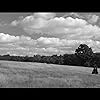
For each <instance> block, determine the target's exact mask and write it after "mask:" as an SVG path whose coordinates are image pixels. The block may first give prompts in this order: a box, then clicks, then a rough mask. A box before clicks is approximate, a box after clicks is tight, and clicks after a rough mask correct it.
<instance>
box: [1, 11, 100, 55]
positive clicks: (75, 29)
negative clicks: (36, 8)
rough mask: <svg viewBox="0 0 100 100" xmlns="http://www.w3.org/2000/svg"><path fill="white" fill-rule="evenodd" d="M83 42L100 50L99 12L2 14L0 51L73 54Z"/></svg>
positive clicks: (5, 52)
mask: <svg viewBox="0 0 100 100" xmlns="http://www.w3.org/2000/svg"><path fill="white" fill-rule="evenodd" d="M80 43H85V44H87V45H88V46H90V47H91V48H92V49H93V51H94V52H100V14H99V13H76V12H70V13H67V12H63V13H61V12H59V13H55V12H35V13H30V12H29V13H0V54H7V53H9V54H13V55H29V56H32V55H34V54H41V55H52V54H64V53H74V51H75V49H76V48H77V47H78V46H79V44H80Z"/></svg>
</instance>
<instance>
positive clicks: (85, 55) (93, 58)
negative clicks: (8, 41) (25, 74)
mask: <svg viewBox="0 0 100 100" xmlns="http://www.w3.org/2000/svg"><path fill="white" fill-rule="evenodd" d="M0 60H9V61H21V62H39V63H47V64H59V65H73V66H85V67H93V65H94V63H96V65H97V66H98V67H100V53H93V51H92V49H91V48H89V47H88V46H87V45H86V44H80V45H79V47H78V48H77V49H76V50H75V53H74V54H63V55H52V56H44V55H34V56H32V57H29V56H11V55H9V54H7V55H0Z"/></svg>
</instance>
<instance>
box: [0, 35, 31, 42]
mask: <svg viewBox="0 0 100 100" xmlns="http://www.w3.org/2000/svg"><path fill="white" fill-rule="evenodd" d="M30 40H32V39H31V37H27V36H23V35H22V36H13V35H9V34H5V33H0V42H15V41H30Z"/></svg>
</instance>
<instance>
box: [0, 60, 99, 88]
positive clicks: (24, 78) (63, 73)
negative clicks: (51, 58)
mask: <svg viewBox="0 0 100 100" xmlns="http://www.w3.org/2000/svg"><path fill="white" fill-rule="evenodd" d="M92 70H93V68H85V67H77V66H67V65H65V66H63V65H53V64H43V63H31V62H13V61H0V88H31V87H33V88H98V87H100V74H98V75H92V74H91V72H92ZM98 71H99V73H100V70H98Z"/></svg>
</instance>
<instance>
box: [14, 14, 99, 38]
mask: <svg viewBox="0 0 100 100" xmlns="http://www.w3.org/2000/svg"><path fill="white" fill-rule="evenodd" d="M72 15H73V14H72ZM74 15H75V16H78V15H77V14H74ZM97 19H98V16H96V15H93V16H92V17H91V19H90V21H91V23H94V22H96V21H97ZM13 24H14V25H16V24H19V25H20V26H21V27H22V28H23V30H24V31H25V32H26V33H28V34H31V35H34V33H35V34H36V33H37V34H40V33H42V34H48V35H51V36H54V37H57V38H64V37H65V38H67V39H69V38H70V39H82V37H83V39H90V38H92V37H93V36H97V35H99V34H100V28H99V27H98V26H96V25H92V24H90V23H89V22H88V21H86V20H84V19H82V18H77V17H76V18H73V17H69V16H68V17H57V16H55V14H54V13H35V14H33V15H30V16H27V17H25V18H23V20H20V21H14V22H13Z"/></svg>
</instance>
